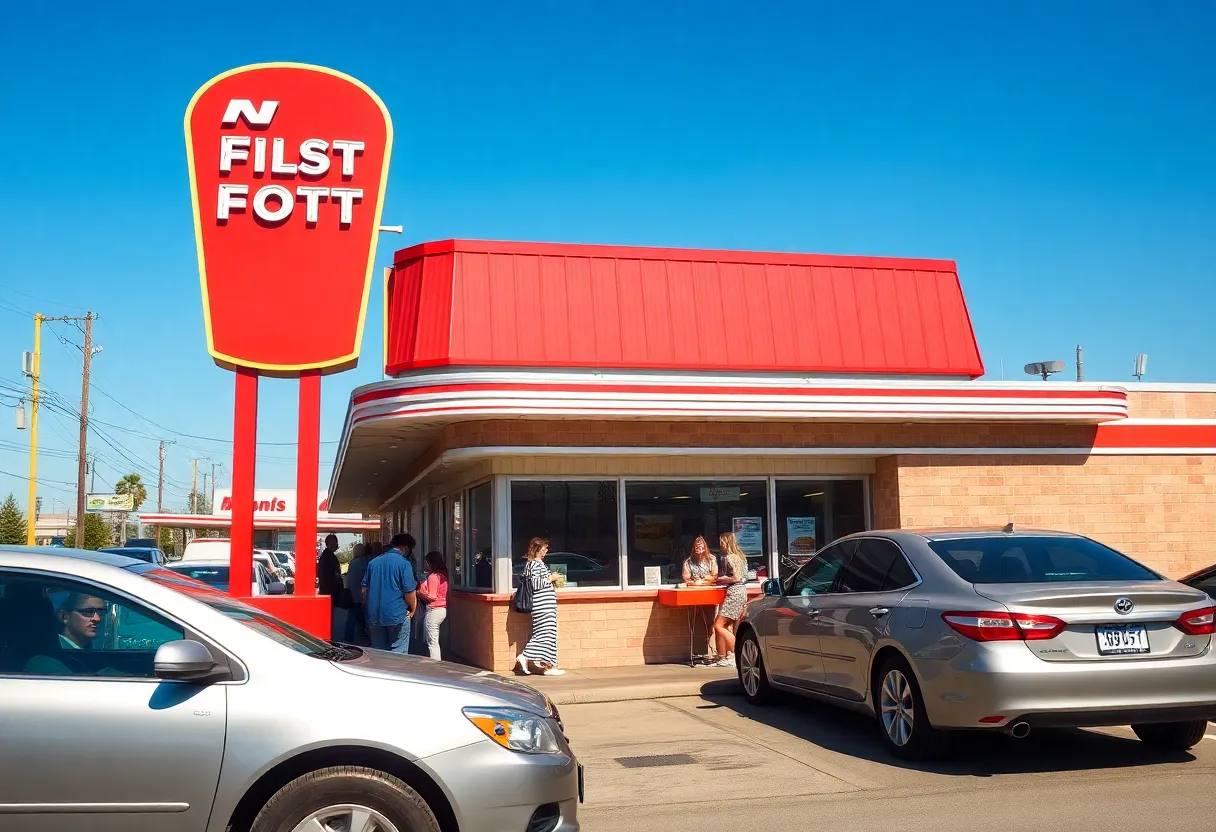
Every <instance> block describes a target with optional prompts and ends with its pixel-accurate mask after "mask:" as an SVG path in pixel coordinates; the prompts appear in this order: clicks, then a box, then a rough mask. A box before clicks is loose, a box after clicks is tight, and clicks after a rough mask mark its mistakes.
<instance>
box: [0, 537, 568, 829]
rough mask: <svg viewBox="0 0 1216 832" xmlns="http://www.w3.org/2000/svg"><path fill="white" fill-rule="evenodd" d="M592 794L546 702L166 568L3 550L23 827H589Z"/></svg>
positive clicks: (5, 753) (4, 790)
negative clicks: (296, 618)
mask: <svg viewBox="0 0 1216 832" xmlns="http://www.w3.org/2000/svg"><path fill="white" fill-rule="evenodd" d="M52 552H54V553H56V554H51V553H52ZM581 792H582V774H581V768H580V767H579V765H578V763H577V762H576V760H575V758H574V754H573V753H572V752H571V750H570V746H569V744H568V743H567V741H566V737H565V735H564V732H563V728H562V724H561V721H560V718H559V716H558V713H557V711H556V709H555V708H554V707H553V706H552V704H551V703H550V702H549V700H548V699H547V698H546V697H545V696H543V695H542V694H540V693H538V692H536V691H535V690H533V689H531V688H529V687H526V686H524V685H520V684H517V683H515V682H513V681H511V680H508V679H503V678H500V677H497V676H495V675H493V674H491V673H489V672H486V671H478V670H474V669H471V668H465V667H460V666H457V665H453V664H447V663H443V662H434V661H431V660H430V659H423V658H417V657H413V656H404V655H398V654H394V653H385V652H379V651H374V650H368V651H365V650H360V649H359V648H357V647H350V646H345V645H341V644H335V643H329V642H325V641H321V640H320V639H317V638H314V637H313V636H311V635H309V634H307V633H305V632H303V631H301V630H298V629H296V628H295V627H292V626H291V625H288V624H286V623H284V622H282V621H280V620H278V619H276V618H273V617H271V616H268V615H266V614H264V613H262V612H259V611H258V610H256V609H253V608H252V607H249V606H246V605H244V604H241V603H239V602H237V601H235V600H233V599H232V598H230V597H228V596H227V595H224V594H222V593H220V592H217V591H216V590H215V589H214V588H212V587H209V586H207V585H206V584H203V583H201V582H197V581H194V580H191V579H190V578H188V577H184V576H181V575H177V574H175V573H173V572H170V571H168V570H166V569H163V568H160V567H158V566H156V565H155V564H149V563H144V562H142V561H136V560H132V559H129V558H125V557H121V556H118V555H112V554H104V553H96V552H77V551H72V550H64V549H55V550H50V549H47V550H37V549H4V548H0V829H4V830H5V832H49V830H61V829H65V828H67V827H69V826H70V827H71V828H77V827H79V828H88V829H89V830H90V832H118V830H122V832H136V831H137V830H149V831H151V830H173V832H204V830H206V831H207V832H225V830H228V829H232V830H252V831H253V832H304V831H305V830H307V831H308V832H327V831H328V832H339V830H340V832H422V831H423V830H425V832H439V830H442V832H457V830H459V832H473V830H477V831H478V832H499V831H500V830H519V832H525V830H537V831H538V832H573V831H574V830H577V829H578V821H577V818H576V810H577V806H578V804H579V802H580V800H581Z"/></svg>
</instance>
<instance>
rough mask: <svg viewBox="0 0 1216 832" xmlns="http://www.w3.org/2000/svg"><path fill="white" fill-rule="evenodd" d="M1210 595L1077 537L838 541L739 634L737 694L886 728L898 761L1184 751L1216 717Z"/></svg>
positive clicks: (887, 536) (772, 587) (902, 534)
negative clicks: (967, 746)
mask: <svg viewBox="0 0 1216 832" xmlns="http://www.w3.org/2000/svg"><path fill="white" fill-rule="evenodd" d="M1214 616H1216V610H1214V609H1213V606H1212V599H1211V598H1209V597H1208V596H1207V595H1206V594H1204V593H1203V592H1200V591H1197V590H1195V589H1192V588H1190V587H1187V586H1183V585H1182V584H1179V583H1175V582H1174V581H1170V580H1167V579H1166V578H1164V577H1162V576H1161V575H1158V574H1157V573H1155V572H1153V571H1152V570H1150V569H1148V568H1147V567H1145V566H1142V565H1141V564H1139V563H1137V562H1136V561H1134V560H1132V559H1131V558H1128V557H1127V556H1125V555H1123V554H1120V553H1119V552H1116V551H1115V550H1113V549H1110V548H1108V547H1106V546H1104V545H1102V544H1100V543H1097V542H1095V541H1093V540H1090V539H1088V538H1085V537H1080V536H1078V535H1071V534H1062V533H1055V532H1038V531H1014V530H1013V528H1012V526H1010V527H1006V528H1005V529H1004V530H990V531H988V530H984V531H941V532H937V531H907V530H904V531H890V532H882V531H876V532H867V533H864V534H859V535H853V536H850V537H846V538H843V539H841V540H838V541H836V542H834V543H832V544H831V545H829V546H827V547H825V548H824V549H822V550H821V551H820V552H819V553H818V554H817V555H816V556H815V557H814V558H813V559H812V560H810V561H808V562H807V563H806V564H804V565H803V566H802V567H801V568H800V569H799V570H798V571H797V572H796V573H794V574H793V575H790V576H788V577H787V578H785V579H784V581H780V582H779V581H777V580H775V579H774V580H770V581H767V582H766V583H765V587H764V597H762V598H759V599H757V600H755V601H753V602H752V603H751V604H749V605H748V607H747V610H746V612H745V613H744V615H743V618H742V619H741V620H740V622H739V628H738V642H737V644H736V655H737V660H738V661H737V664H738V672H739V680H740V682H741V683H742V685H743V689H744V692H745V694H746V696H747V698H748V699H749V700H751V701H752V702H753V703H761V702H764V701H766V700H767V699H769V698H770V695H771V693H772V692H773V690H774V689H781V690H785V691H790V692H793V693H797V694H802V695H806V696H811V697H815V698H818V699H823V700H826V701H829V702H832V703H835V704H839V705H843V706H846V707H851V708H854V709H857V710H860V711H863V712H867V713H870V714H873V715H875V716H876V717H877V718H878V720H879V723H880V725H881V728H882V730H881V732H880V733H881V736H882V737H883V739H884V740H885V742H886V744H887V745H888V747H889V748H890V750H891V751H893V752H894V753H895V754H897V755H899V756H901V757H905V758H910V759H916V758H922V757H925V756H929V755H931V754H933V753H935V752H936V751H938V750H940V748H941V740H942V738H943V732H944V731H945V730H950V729H973V730H992V731H1005V732H1008V733H1010V734H1012V735H1013V736H1015V737H1024V736H1026V734H1028V733H1029V732H1030V731H1031V729H1032V728H1035V727H1083V726H1103V725H1125V724H1130V725H1131V726H1132V728H1133V729H1134V730H1135V732H1136V734H1137V735H1138V736H1139V737H1140V739H1141V740H1143V741H1145V742H1148V743H1152V744H1155V745H1158V746H1161V747H1166V748H1171V749H1184V748H1189V747H1191V746H1193V745H1195V744H1196V743H1198V742H1199V740H1200V739H1202V737H1203V735H1204V731H1205V729H1206V727H1207V720H1209V719H1212V718H1216V654H1214V653H1213V650H1212V634H1213V631H1214V630H1216V626H1214Z"/></svg>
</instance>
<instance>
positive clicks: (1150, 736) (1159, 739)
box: [1132, 719, 1208, 751]
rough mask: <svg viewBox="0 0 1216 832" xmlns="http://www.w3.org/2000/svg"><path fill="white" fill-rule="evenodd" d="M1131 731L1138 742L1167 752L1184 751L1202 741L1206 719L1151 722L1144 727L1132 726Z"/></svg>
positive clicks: (1205, 730)
mask: <svg viewBox="0 0 1216 832" xmlns="http://www.w3.org/2000/svg"><path fill="white" fill-rule="evenodd" d="M1132 730H1133V731H1135V732H1136V736H1137V737H1139V738H1140V741H1141V742H1143V743H1147V744H1148V745H1151V746H1153V747H1154V748H1161V749H1165V750H1168V751H1186V750H1187V749H1188V748H1193V747H1194V746H1196V745H1198V744H1199V743H1200V741H1202V740H1203V735H1204V734H1206V733H1207V730H1208V722H1207V720H1206V719H1192V720H1190V721H1188V722H1153V723H1147V724H1144V725H1133V726H1132Z"/></svg>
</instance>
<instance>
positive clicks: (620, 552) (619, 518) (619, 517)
mask: <svg viewBox="0 0 1216 832" xmlns="http://www.w3.org/2000/svg"><path fill="white" fill-rule="evenodd" d="M502 478H503V480H504V481H505V482H506V484H507V487H506V503H507V511H506V514H505V517H504V528H505V529H506V539H507V541H508V546H507V548H506V551H505V553H502V555H503V556H505V557H506V559H507V574H508V575H513V573H512V572H511V569H512V563H513V561H512V558H513V557H514V554H513V553H512V552H511V551H510V545H509V542H510V541H512V540H514V539H515V529H514V527H513V526H512V518H511V510H510V505H511V484H512V483H514V482H610V483H613V484H614V485H615V486H616V544H617V563H618V565H619V566H618V573H617V585H616V586H572V587H562V588H560V589H558V590H557V592H559V593H562V594H565V593H569V594H571V595H574V594H578V593H580V592H617V591H624V590H627V589H638V588H639V587H630V586H629V585H628V584H627V583H626V581H627V580H628V576H627V575H626V574H625V563H626V555H627V550H626V543H625V538H624V535H623V534H622V529H623V528H624V525H625V501H624V500H623V499H622V498H621V497H622V494H623V493H624V482H625V479H626V478H625V477H611V476H594V475H586V476H584V475H578V476H557V475H549V474H521V475H518V476H516V475H514V474H509V475H504V476H503V477H502ZM499 557H500V555H498V554H496V555H495V556H494V560H495V561H496V562H497V561H498V558H499ZM509 580H511V581H513V580H514V578H513V577H512V578H510V579H509ZM641 588H642V589H646V588H647V587H641ZM505 591H506V592H514V591H515V588H514V587H513V586H511V585H510V584H508V586H507V589H506V590H505Z"/></svg>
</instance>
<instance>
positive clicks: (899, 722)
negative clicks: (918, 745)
mask: <svg viewBox="0 0 1216 832" xmlns="http://www.w3.org/2000/svg"><path fill="white" fill-rule="evenodd" d="M879 713H880V714H881V716H882V727H883V730H884V731H886V732H887V738H888V739H889V740H891V742H892V743H894V744H895V745H897V746H904V745H907V744H908V740H910V739H911V738H912V726H913V724H914V721H915V716H916V704H915V702H914V701H913V699H912V685H911V684H910V683H909V682H908V679H907V677H906V676H904V674H903V673H901V672H900V671H898V670H892V671H890V672H888V673H887V675H886V677H885V678H884V679H883V680H882V691H881V693H880V695H879Z"/></svg>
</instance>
